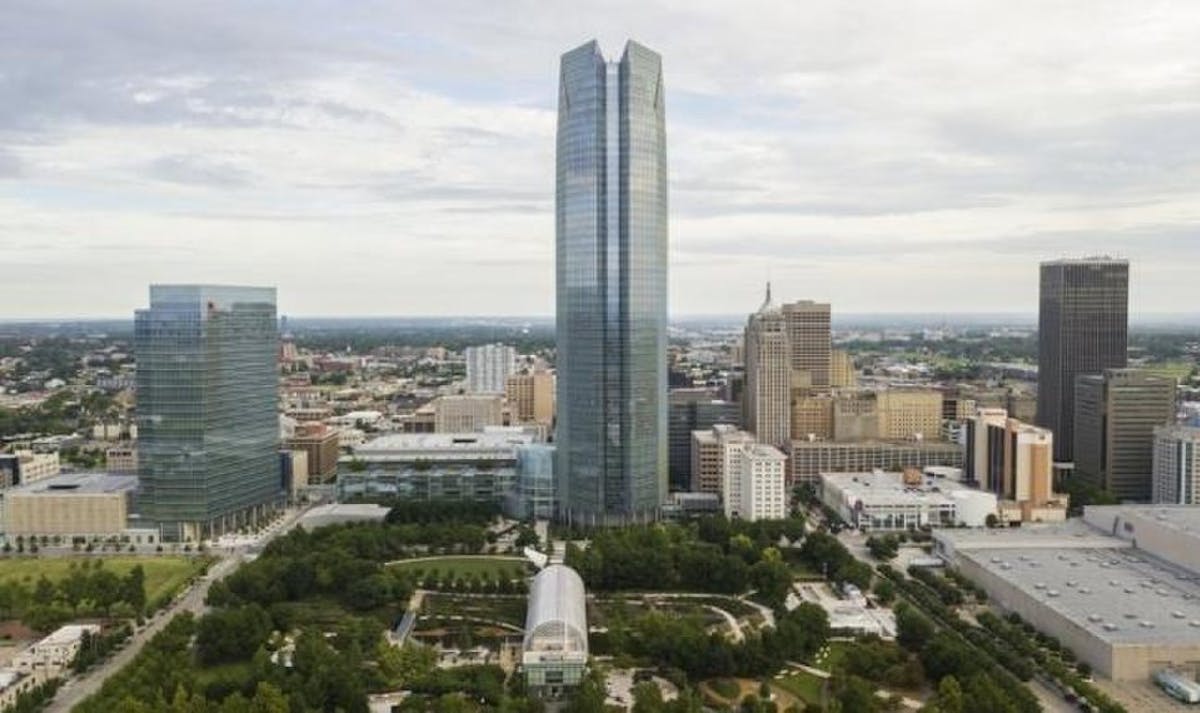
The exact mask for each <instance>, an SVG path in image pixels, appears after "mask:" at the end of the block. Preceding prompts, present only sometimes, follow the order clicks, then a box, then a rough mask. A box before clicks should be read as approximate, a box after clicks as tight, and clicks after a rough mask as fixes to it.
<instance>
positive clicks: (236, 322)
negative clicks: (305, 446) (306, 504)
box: [134, 285, 282, 541]
mask: <svg viewBox="0 0 1200 713" xmlns="http://www.w3.org/2000/svg"><path fill="white" fill-rule="evenodd" d="M134 343H135V349H136V353H137V393H138V398H137V423H138V477H139V479H140V482H141V496H140V500H139V502H140V508H141V515H142V517H143V518H145V519H146V520H148V521H151V522H153V523H156V524H157V527H158V528H159V531H160V537H161V538H164V539H167V540H182V541H186V540H189V539H190V540H200V539H203V538H207V537H210V536H213V535H215V534H220V533H222V532H225V531H227V530H229V529H233V528H236V527H238V526H240V525H242V524H245V523H248V522H251V521H252V520H253V519H254V518H255V517H257V516H258V515H260V514H262V513H263V512H264V511H265V510H267V509H269V508H272V507H275V506H277V505H278V504H279V503H280V501H281V496H282V493H281V490H280V482H279V456H278V449H279V419H278V415H277V406H276V405H277V401H278V397H277V384H278V380H279V378H278V369H277V365H276V349H277V347H278V334H277V332H276V320H275V289H274V288H268V287H230V286H217V285H152V286H151V287H150V307H149V308H148V309H142V310H138V311H137V312H136V314H135V316H134Z"/></svg>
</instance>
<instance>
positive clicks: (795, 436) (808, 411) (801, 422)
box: [792, 394, 834, 441]
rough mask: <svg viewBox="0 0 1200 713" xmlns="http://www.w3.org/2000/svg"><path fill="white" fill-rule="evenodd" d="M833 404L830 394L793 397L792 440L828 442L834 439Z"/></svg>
mask: <svg viewBox="0 0 1200 713" xmlns="http://www.w3.org/2000/svg"><path fill="white" fill-rule="evenodd" d="M833 404H834V399H833V398H831V397H830V396H829V394H797V395H794V396H793V397H792V440H793V441H827V440H829V439H831V438H833Z"/></svg>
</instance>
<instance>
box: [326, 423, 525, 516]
mask: <svg viewBox="0 0 1200 713" xmlns="http://www.w3.org/2000/svg"><path fill="white" fill-rule="evenodd" d="M534 442H535V435H534V434H533V433H530V432H529V431H528V430H526V429H522V428H516V427H492V428H487V429H485V430H483V431H481V432H479V433H412V434H410V433H402V434H401V433H396V434H389V435H386V436H381V437H379V438H376V439H374V440H372V441H369V442H367V443H364V444H362V445H360V446H357V447H355V448H354V449H353V451H352V454H351V455H348V456H342V458H341V459H340V460H339V461H338V477H337V492H338V499H339V500H346V499H354V498H364V497H365V498H371V497H389V498H404V499H414V500H433V499H441V498H449V499H461V500H495V501H497V502H500V503H503V502H504V501H505V499H507V498H508V497H509V496H510V495H511V494H512V491H513V487H514V486H515V484H516V480H517V449H518V448H520V447H521V446H526V445H530V444H532V443H534Z"/></svg>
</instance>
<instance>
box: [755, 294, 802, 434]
mask: <svg viewBox="0 0 1200 713" xmlns="http://www.w3.org/2000/svg"><path fill="white" fill-rule="evenodd" d="M745 345H746V348H745V357H746V386H745V391H744V393H743V403H744V404H745V414H744V416H745V418H744V422H745V426H746V429H747V430H748V431H750V432H751V433H753V434H754V435H755V436H757V437H758V440H759V442H760V443H766V444H768V445H773V446H781V445H784V444H786V443H788V441H789V440H790V437H791V386H792V360H791V350H790V348H789V340H788V329H787V322H786V320H785V319H784V315H783V312H782V311H780V309H779V308H778V307H776V306H775V305H774V304H773V303H772V302H771V286H770V285H769V284H768V285H767V296H766V299H765V300H763V304H762V306H761V307H759V308H758V311H757V312H755V313H754V314H752V315H750V319H749V320H747V322H746V331H745Z"/></svg>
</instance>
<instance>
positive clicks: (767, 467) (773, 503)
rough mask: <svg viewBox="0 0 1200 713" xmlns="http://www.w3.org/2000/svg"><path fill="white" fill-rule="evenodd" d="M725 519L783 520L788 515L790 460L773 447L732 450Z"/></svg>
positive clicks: (725, 490)
mask: <svg viewBox="0 0 1200 713" xmlns="http://www.w3.org/2000/svg"><path fill="white" fill-rule="evenodd" d="M729 456H730V457H729V464H728V465H729V467H728V469H727V470H726V472H725V487H724V505H725V517H730V518H733V517H736V518H740V519H742V520H780V519H783V518H785V517H787V515H788V508H789V500H788V489H787V484H786V480H787V477H786V472H785V471H786V470H787V456H785V455H784V454H783V453H781V452H780V451H779V449H778V448H775V447H774V446H765V445H762V444H760V443H747V444H743V445H740V446H735V447H733V448H730V449H729Z"/></svg>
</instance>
